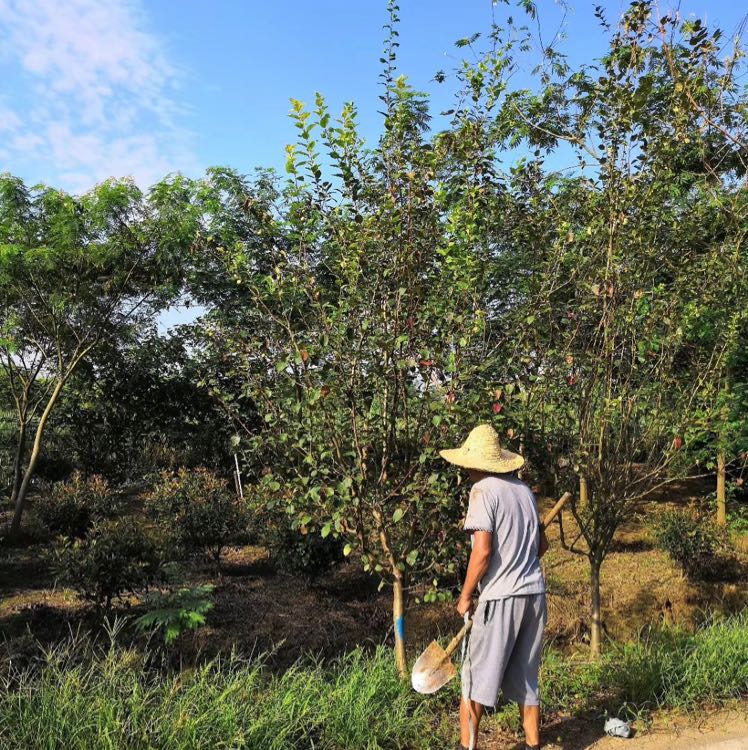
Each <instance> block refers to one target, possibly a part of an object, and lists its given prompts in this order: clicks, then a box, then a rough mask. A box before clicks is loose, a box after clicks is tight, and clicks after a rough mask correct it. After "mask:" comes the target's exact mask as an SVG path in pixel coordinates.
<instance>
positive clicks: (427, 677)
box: [410, 492, 571, 694]
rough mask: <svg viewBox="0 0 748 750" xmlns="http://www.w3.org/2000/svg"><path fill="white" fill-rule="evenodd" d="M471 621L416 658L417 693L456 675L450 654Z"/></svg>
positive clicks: (430, 690)
mask: <svg viewBox="0 0 748 750" xmlns="http://www.w3.org/2000/svg"><path fill="white" fill-rule="evenodd" d="M570 497H571V492H565V493H564V494H563V496H562V497H561V499H560V500H559V501H558V502H557V503H556V504H555V505H554V506H553V508H551V510H549V511H548V513H547V515H546V517H545V518H544V519H543V528H546V526H548V524H549V523H550V522H551V521H552V520H553V519H554V518H555V517H556V516H557V515H558V513H559V511H560V510H561V508H563V507H564V505H565V504H566V501H567V500H568V499H569V498H570ZM472 625H473V621H472V620H467V621H466V622H465V624H464V625H463V626H462V629H461V630H460V632H459V633H457V635H456V636H455V637H454V638H453V639H452V640H451V641H450V642H449V645H448V646H447V648H442V647H441V646H440V645H439V644H438V643H437V642H436V641H431V643H430V644H429V646H428V648H427V649H426V650H425V651H424V652H423V653H422V654H421V655H420V656H419V657H418V659H417V660H416V663H415V664H414V665H413V671H412V673H411V676H410V682H411V684H412V685H413V689H414V690H415V691H416V692H418V693H424V694H430V693H435V692H436V691H437V690H439V688H441V687H444V685H446V684H447V683H448V682H449V681H450V680H451V679H452V678H453V677H454V676H455V675H456V674H457V669H456V668H455V665H454V664H453V663H452V658H451V657H452V654H453V653H454V652H455V651H456V650H457V647H458V646H459V645H460V642H461V641H462V639H463V638H464V637H465V636H466V635H467V633H468V632H469V631H470V628H471V627H472Z"/></svg>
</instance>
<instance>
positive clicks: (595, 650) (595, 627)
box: [590, 558, 603, 659]
mask: <svg viewBox="0 0 748 750" xmlns="http://www.w3.org/2000/svg"><path fill="white" fill-rule="evenodd" d="M600 565H601V563H600V562H599V561H597V560H595V559H594V558H590V587H591V589H592V611H591V615H592V623H591V625H590V654H591V655H592V657H593V658H594V659H597V658H598V657H599V656H600V650H601V646H602V634H603V632H602V631H603V626H602V614H601V606H600Z"/></svg>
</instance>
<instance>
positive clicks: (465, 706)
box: [460, 698, 483, 747]
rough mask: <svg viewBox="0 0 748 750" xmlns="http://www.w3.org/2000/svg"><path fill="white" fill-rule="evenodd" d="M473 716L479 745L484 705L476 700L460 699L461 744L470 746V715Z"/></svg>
mask: <svg viewBox="0 0 748 750" xmlns="http://www.w3.org/2000/svg"><path fill="white" fill-rule="evenodd" d="M471 714H472V717H473V731H474V732H475V745H476V747H477V746H478V725H479V724H480V720H481V716H483V706H482V705H481V704H480V703H476V702H475V701H471V700H466V699H465V698H462V699H461V700H460V744H461V745H462V746H463V747H470V716H471Z"/></svg>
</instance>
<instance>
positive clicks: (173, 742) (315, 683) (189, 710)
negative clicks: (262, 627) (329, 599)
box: [0, 644, 434, 750]
mask: <svg viewBox="0 0 748 750" xmlns="http://www.w3.org/2000/svg"><path fill="white" fill-rule="evenodd" d="M429 718H430V716H429V712H428V706H427V704H426V702H425V701H424V700H423V699H421V698H420V697H419V696H416V695H415V694H413V693H412V691H410V690H409V687H407V686H405V685H403V684H402V683H401V682H400V681H399V680H398V678H397V674H396V672H395V669H394V664H393V660H392V655H391V652H390V651H389V650H386V649H379V650H378V651H376V652H375V653H374V654H371V655H367V656H365V655H364V654H363V653H362V652H361V651H354V652H353V653H351V654H349V655H348V656H347V657H345V658H344V659H341V660H339V661H337V662H334V663H332V664H330V665H328V666H326V667H325V666H324V665H321V664H315V663H311V662H310V663H306V664H298V665H296V666H294V667H293V668H291V669H289V670H288V671H286V672H285V673H284V674H283V675H282V676H280V677H275V676H272V675H271V674H269V673H268V672H267V671H266V670H265V669H264V667H263V664H262V659H255V660H241V659H239V658H236V657H233V658H227V659H225V660H220V659H218V660H214V661H211V662H209V663H208V664H205V665H203V666H200V667H197V668H195V669H188V670H184V671H182V672H179V673H173V674H164V673H163V672H160V671H157V670H149V669H148V668H147V665H146V663H145V661H144V657H143V656H142V655H141V654H139V653H138V652H135V651H122V650H118V649H112V650H110V651H109V652H107V653H105V654H99V655H94V654H93V653H92V652H91V649H90V647H88V646H87V645H85V644H84V645H81V644H75V645H74V646H73V647H70V646H68V647H66V648H58V649H56V650H55V651H53V652H52V653H49V654H47V656H46V659H45V666H44V667H43V668H42V669H41V670H38V669H34V670H27V671H25V672H22V673H20V674H13V675H10V676H9V677H8V678H7V680H6V684H5V685H4V686H0V747H2V748H14V750H26V749H28V750H32V748H33V750H47V749H49V750H52V748H60V747H64V748H66V750H91V748H97V750H98V749H99V748H101V749H104V748H111V749H112V750H115V749H116V750H130V749H132V750H135V749H136V748H137V750H146V748H148V749H149V750H150V749H151V748H153V749H154V750H155V749H159V750H160V749H161V748H163V750H167V748H168V750H183V749H184V750H186V749H187V748H190V749H193V748H206V749H207V748H211V750H213V749H215V750H220V749H221V748H226V749H228V748H232V749H234V748H248V749H249V748H257V749H258V750H259V748H263V750H286V749H287V748H315V749H319V750H344V749H346V750H378V749H380V748H381V750H390V749H392V750H397V749H398V748H414V749H416V748H418V749H420V748H430V747H433V746H434V740H433V739H432V737H431V732H430V727H429Z"/></svg>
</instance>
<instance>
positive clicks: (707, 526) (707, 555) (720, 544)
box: [651, 509, 727, 578]
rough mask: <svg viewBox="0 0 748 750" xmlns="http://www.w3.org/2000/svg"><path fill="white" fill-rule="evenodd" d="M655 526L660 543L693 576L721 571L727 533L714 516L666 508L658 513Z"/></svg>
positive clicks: (655, 535)
mask: <svg viewBox="0 0 748 750" xmlns="http://www.w3.org/2000/svg"><path fill="white" fill-rule="evenodd" d="M651 527H652V532H653V535H654V539H655V542H656V544H657V546H658V547H659V548H660V549H662V550H664V551H665V552H667V553H668V555H670V557H671V558H672V560H673V561H674V562H675V563H676V564H677V565H679V566H680V567H681V568H682V570H683V572H684V573H685V574H686V575H687V576H688V577H689V578H704V577H709V576H711V575H713V574H714V573H715V572H716V571H717V569H718V567H719V563H720V557H719V552H720V551H722V550H724V549H725V548H726V546H727V536H726V533H725V530H724V529H723V528H722V527H720V526H718V525H717V524H716V523H715V522H714V521H712V520H711V518H707V517H706V516H704V515H702V514H701V513H699V512H698V511H696V510H694V509H687V510H665V511H662V512H660V513H658V514H657V516H656V517H655V518H654V520H653V522H652V524H651Z"/></svg>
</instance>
